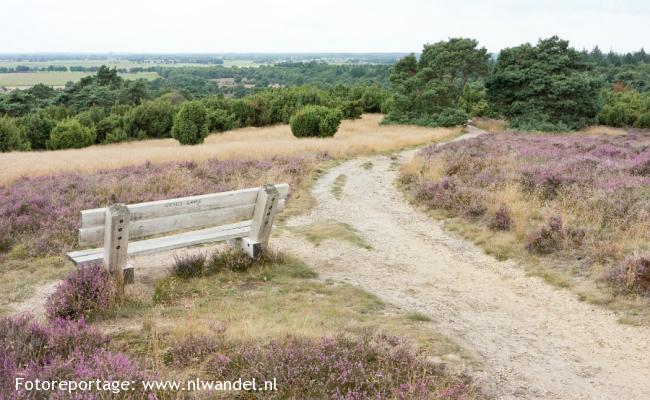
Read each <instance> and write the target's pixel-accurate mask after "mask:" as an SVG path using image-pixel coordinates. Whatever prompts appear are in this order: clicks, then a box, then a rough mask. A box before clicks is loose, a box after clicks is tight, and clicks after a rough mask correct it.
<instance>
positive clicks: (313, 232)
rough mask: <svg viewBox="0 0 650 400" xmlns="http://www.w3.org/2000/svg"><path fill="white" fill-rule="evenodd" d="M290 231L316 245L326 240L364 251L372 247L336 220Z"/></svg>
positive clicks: (346, 225)
mask: <svg viewBox="0 0 650 400" xmlns="http://www.w3.org/2000/svg"><path fill="white" fill-rule="evenodd" d="M290 230H292V231H293V232H296V233H299V234H301V235H304V236H305V237H306V238H307V240H309V241H310V242H312V243H314V244H315V245H319V244H321V243H323V242H324V241H325V240H340V241H345V242H349V243H352V244H353V245H355V246H359V247H362V248H364V249H370V245H369V244H368V243H366V242H365V241H364V240H363V239H362V238H361V237H360V236H359V234H358V232H357V231H356V230H354V228H352V227H351V226H350V225H348V224H344V223H342V222H338V221H334V220H327V221H318V222H315V223H313V224H310V225H305V226H300V227H296V228H290Z"/></svg>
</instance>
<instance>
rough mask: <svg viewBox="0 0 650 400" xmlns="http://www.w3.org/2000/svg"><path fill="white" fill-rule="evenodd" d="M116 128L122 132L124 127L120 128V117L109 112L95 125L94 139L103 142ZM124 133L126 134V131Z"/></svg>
mask: <svg viewBox="0 0 650 400" xmlns="http://www.w3.org/2000/svg"><path fill="white" fill-rule="evenodd" d="M116 130H120V131H122V132H124V129H122V118H120V116H119V115H114V114H111V115H109V116H108V117H106V118H104V119H102V120H101V121H99V122H98V123H97V125H95V132H96V133H97V137H96V138H95V141H96V142H97V143H102V142H104V141H105V140H106V138H107V137H108V135H110V134H112V133H114V132H115V131H116ZM124 134H125V135H126V132H124Z"/></svg>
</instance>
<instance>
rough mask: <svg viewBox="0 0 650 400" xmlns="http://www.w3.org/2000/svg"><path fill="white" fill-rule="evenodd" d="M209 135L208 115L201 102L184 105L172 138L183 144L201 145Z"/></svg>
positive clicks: (177, 116) (190, 102)
mask: <svg viewBox="0 0 650 400" xmlns="http://www.w3.org/2000/svg"><path fill="white" fill-rule="evenodd" d="M207 135H208V113H207V112H206V110H205V107H203V105H202V104H201V103H199V102H196V101H189V102H187V103H184V104H183V105H182V106H181V108H180V110H179V111H178V113H177V114H176V116H175V117H174V125H173V126H172V137H173V138H174V139H176V140H178V141H179V142H180V143H181V144H200V143H203V140H204V139H205V137H206V136H207Z"/></svg>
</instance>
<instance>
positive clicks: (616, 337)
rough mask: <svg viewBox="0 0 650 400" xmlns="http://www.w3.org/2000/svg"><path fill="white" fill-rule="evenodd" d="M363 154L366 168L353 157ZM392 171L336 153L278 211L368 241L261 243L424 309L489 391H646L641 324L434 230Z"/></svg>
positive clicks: (646, 349)
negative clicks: (480, 366)
mask: <svg viewBox="0 0 650 400" xmlns="http://www.w3.org/2000/svg"><path fill="white" fill-rule="evenodd" d="M412 154H413V151H410V152H406V153H402V156H401V158H402V160H403V159H404V158H406V157H409V156H411V155H412ZM367 161H371V162H372V163H373V167H372V169H370V170H365V169H364V168H362V164H364V163H365V162H367ZM340 174H344V175H346V176H347V183H346V184H345V186H344V188H343V196H342V197H341V199H340V200H337V199H336V198H335V197H334V196H333V195H332V194H331V192H330V188H331V186H332V183H333V181H334V179H335V178H336V177H337V176H338V175H340ZM397 174H398V171H397V169H396V168H395V165H394V162H393V161H392V160H391V159H390V158H388V157H386V156H375V157H365V158H360V159H355V160H352V161H348V162H345V163H343V164H341V165H339V166H337V167H335V168H333V169H331V170H330V171H329V172H328V173H327V174H326V175H324V176H323V177H322V178H321V179H319V180H318V181H317V182H316V184H315V186H314V188H313V195H314V196H315V197H316V199H317V200H318V204H317V206H316V207H315V208H314V209H313V210H312V211H311V213H310V214H308V215H305V216H300V217H296V218H293V219H290V220H289V221H288V222H287V223H288V225H294V226H297V225H303V224H308V223H311V222H313V221H318V220H323V219H335V220H338V221H340V222H344V223H347V224H350V225H352V226H353V227H354V228H356V229H357V230H358V231H359V232H360V234H361V236H362V237H363V239H364V240H365V241H366V242H368V243H369V244H370V245H371V246H372V249H371V250H366V249H362V248H358V247H354V246H352V245H348V244H346V243H341V242H336V241H327V242H325V243H324V244H322V245H320V246H319V247H318V248H314V247H313V246H312V245H311V244H310V243H308V242H306V241H305V240H303V239H301V238H299V237H293V236H290V235H276V237H274V238H273V240H272V241H273V244H274V245H275V246H280V247H282V248H284V249H285V250H286V251H288V252H291V253H294V254H296V255H297V256H299V257H301V258H302V259H304V260H305V261H306V262H308V264H310V265H312V266H314V268H315V269H316V270H317V271H318V272H319V274H320V276H321V277H322V278H324V279H334V280H339V281H345V282H349V283H352V284H354V285H358V286H360V287H362V288H364V289H365V290H368V291H370V292H372V293H374V294H376V295H377V296H379V297H380V298H382V299H383V300H385V301H387V302H389V303H393V304H395V305H397V306H398V307H401V308H403V309H407V310H413V311H419V312H422V313H425V314H427V315H429V316H430V317H431V318H432V319H433V321H434V325H435V329H437V330H439V331H441V332H442V333H445V334H447V335H449V336H451V337H452V338H454V339H455V340H457V341H458V342H459V344H461V345H462V346H464V347H465V348H466V349H468V350H469V351H470V352H471V353H473V354H474V355H475V356H476V357H477V358H478V359H479V360H480V361H482V362H483V363H484V365H485V367H484V370H483V371H481V372H478V373H477V374H478V375H479V376H478V378H479V380H480V381H482V382H483V383H484V384H485V385H487V387H488V388H491V390H492V391H493V392H494V394H495V396H496V397H498V398H503V399H515V398H516V399H650V330H649V329H648V328H639V327H632V326H625V325H620V324H618V323H617V322H616V316H615V315H614V314H613V313H610V312H608V311H606V310H603V309H601V308H596V307H594V306H591V305H589V304H586V303H583V302H580V301H578V300H577V299H576V298H575V296H574V295H573V294H571V293H570V292H568V291H566V290H558V289H555V288H553V287H551V286H549V285H547V284H545V283H544V282H543V281H542V280H540V279H538V278H534V277H527V276H526V275H525V273H524V272H523V269H522V268H520V267H518V266H516V265H514V264H513V263H512V262H499V261H496V260H495V259H494V258H493V257H490V256H487V255H485V254H484V253H483V252H482V251H481V250H480V249H478V248H477V247H476V246H474V245H472V244H470V243H468V242H466V241H464V240H461V239H459V238H457V237H455V236H454V235H452V234H450V233H447V232H445V231H444V230H443V228H442V226H441V224H440V223H439V222H436V221H433V220H431V219H430V218H428V217H427V216H426V215H425V214H423V213H421V212H419V211H417V210H416V209H415V208H414V207H412V206H411V205H409V204H408V203H407V202H406V201H405V199H404V198H403V195H402V194H401V192H400V191H399V190H398V189H397V188H396V187H395V185H394V181H395V179H396V177H397Z"/></svg>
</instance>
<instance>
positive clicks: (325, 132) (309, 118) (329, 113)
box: [290, 106, 343, 137]
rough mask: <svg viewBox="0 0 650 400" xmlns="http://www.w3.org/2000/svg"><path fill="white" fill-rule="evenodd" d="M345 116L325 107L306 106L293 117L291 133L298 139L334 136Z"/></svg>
mask: <svg viewBox="0 0 650 400" xmlns="http://www.w3.org/2000/svg"><path fill="white" fill-rule="evenodd" d="M342 118H343V114H342V113H341V111H339V110H336V109H331V108H327V107H324V106H306V107H303V108H302V109H300V110H299V111H298V112H297V113H296V114H294V115H293V116H292V117H291V120H290V123H291V132H293V134H294V135H295V136H297V137H309V136H318V137H328V136H334V134H335V133H336V131H337V130H338V129H339V125H340V124H341V119H342Z"/></svg>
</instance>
